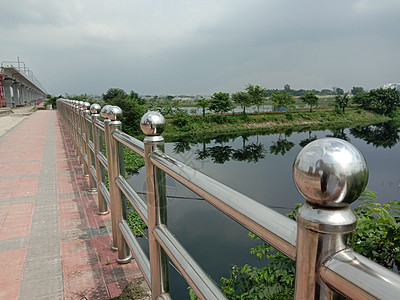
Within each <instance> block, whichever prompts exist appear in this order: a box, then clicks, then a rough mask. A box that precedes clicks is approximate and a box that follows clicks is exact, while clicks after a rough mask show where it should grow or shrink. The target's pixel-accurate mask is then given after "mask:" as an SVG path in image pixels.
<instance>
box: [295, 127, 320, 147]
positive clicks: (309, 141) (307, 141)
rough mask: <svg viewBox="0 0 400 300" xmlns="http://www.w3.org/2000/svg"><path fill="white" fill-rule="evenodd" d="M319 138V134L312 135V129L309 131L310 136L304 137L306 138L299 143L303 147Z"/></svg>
mask: <svg viewBox="0 0 400 300" xmlns="http://www.w3.org/2000/svg"><path fill="white" fill-rule="evenodd" d="M316 139H317V136H316V135H315V134H314V135H311V131H309V132H308V138H306V139H304V140H301V141H300V143H299V145H300V146H301V147H305V146H306V145H308V144H309V143H311V142H312V141H315V140H316Z"/></svg>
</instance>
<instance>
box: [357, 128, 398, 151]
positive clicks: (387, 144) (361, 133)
mask: <svg viewBox="0 0 400 300" xmlns="http://www.w3.org/2000/svg"><path fill="white" fill-rule="evenodd" d="M399 132H400V129H399V126H398V124H394V123H392V122H387V123H379V124H375V125H370V126H364V127H357V128H351V129H350V133H351V134H352V135H353V136H354V137H356V138H359V139H363V140H364V141H366V142H367V144H372V145H373V146H374V147H383V148H392V147H393V146H395V145H396V144H397V143H398V141H399V139H400V137H399Z"/></svg>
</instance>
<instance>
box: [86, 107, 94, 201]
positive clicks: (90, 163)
mask: <svg viewBox="0 0 400 300" xmlns="http://www.w3.org/2000/svg"><path fill="white" fill-rule="evenodd" d="M83 105H84V107H85V110H84V111H83V124H84V130H85V149H86V157H87V164H86V168H87V173H88V176H89V193H91V194H95V193H96V192H97V189H96V181H95V180H94V177H93V174H92V172H90V169H91V168H92V167H93V160H92V158H93V156H92V150H91V149H90V146H89V141H91V140H92V139H93V134H92V127H90V126H89V123H90V122H89V121H88V120H87V117H89V114H90V110H89V107H90V103H89V102H84V104H83Z"/></svg>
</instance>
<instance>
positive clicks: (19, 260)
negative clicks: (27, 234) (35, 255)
mask: <svg viewBox="0 0 400 300" xmlns="http://www.w3.org/2000/svg"><path fill="white" fill-rule="evenodd" d="M25 256H26V248H22V249H17V250H12V251H0V262H1V272H0V299H17V298H18V293H19V287H20V284H21V280H22V272H23V270H24V262H25Z"/></svg>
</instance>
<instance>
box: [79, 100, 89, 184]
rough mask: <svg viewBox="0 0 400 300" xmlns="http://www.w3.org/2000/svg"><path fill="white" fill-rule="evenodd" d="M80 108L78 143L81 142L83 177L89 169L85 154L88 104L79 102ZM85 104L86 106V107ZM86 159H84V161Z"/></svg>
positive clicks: (87, 174)
mask: <svg viewBox="0 0 400 300" xmlns="http://www.w3.org/2000/svg"><path fill="white" fill-rule="evenodd" d="M79 103H80V107H81V109H80V110H79V118H80V129H81V136H80V142H81V154H82V164H83V175H84V176H89V168H88V164H87V152H86V125H85V124H86V119H85V116H86V112H88V113H89V110H88V109H89V106H90V104H89V102H83V101H80V102H79ZM86 104H87V106H86ZM85 158H86V159H85Z"/></svg>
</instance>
